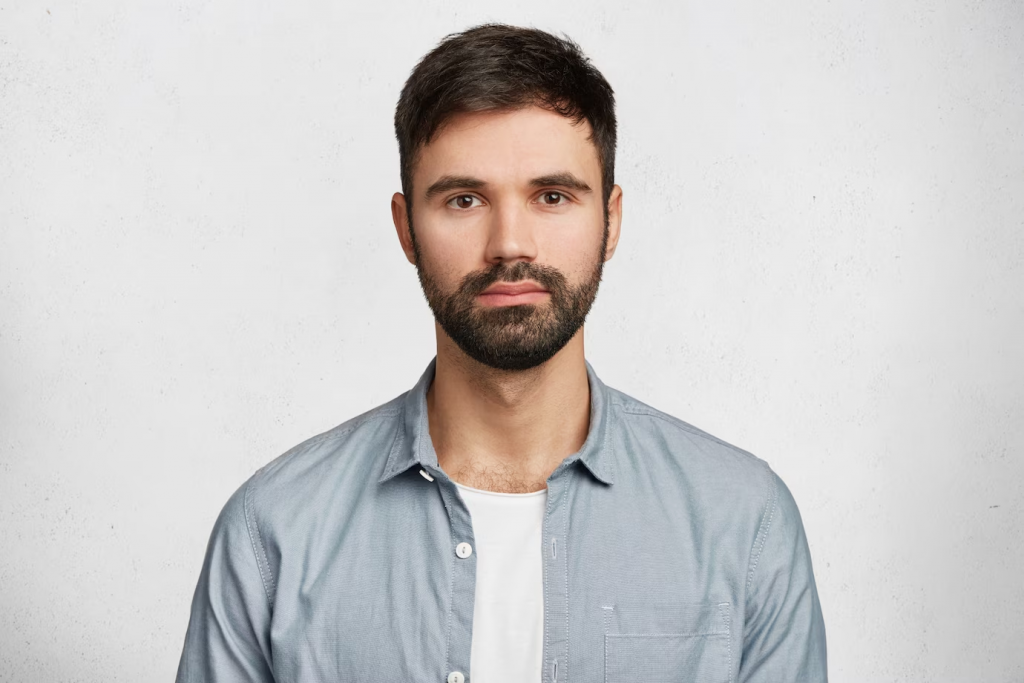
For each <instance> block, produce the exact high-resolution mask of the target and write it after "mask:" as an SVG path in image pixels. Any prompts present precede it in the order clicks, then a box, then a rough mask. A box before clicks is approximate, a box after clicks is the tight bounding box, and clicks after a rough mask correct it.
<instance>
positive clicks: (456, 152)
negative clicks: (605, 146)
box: [414, 106, 600, 188]
mask: <svg viewBox="0 0 1024 683" xmlns="http://www.w3.org/2000/svg"><path fill="white" fill-rule="evenodd" d="M590 135H591V127H590V124H589V123H588V122H587V121H586V119H584V120H582V121H581V122H579V123H578V124H577V123H574V122H573V120H572V119H569V118H566V117H565V116H562V115H560V114H557V113H555V112H552V111H549V110H547V109H543V108H541V107H536V106H530V107H525V108H522V109H515V110H511V111H486V112H470V113H462V114H457V115H455V116H454V117H452V118H451V119H450V120H449V121H447V122H446V123H445V125H444V126H443V127H442V128H441V129H439V131H438V132H437V133H436V134H435V136H434V137H433V139H431V141H430V143H429V144H427V145H425V146H424V147H423V148H422V149H421V150H420V153H419V155H418V157H419V158H418V160H417V164H416V168H415V171H414V176H415V177H416V178H417V181H418V182H416V183H414V184H415V185H416V186H417V187H418V188H424V187H425V186H426V185H425V184H424V181H425V182H426V184H429V183H430V180H431V178H436V177H439V176H441V175H445V174H452V173H457V174H461V175H472V176H474V177H479V178H482V179H485V180H493V181H501V180H509V181H512V180H515V179H524V178H527V177H532V176H536V175H542V174H546V173H552V172H557V171H569V172H572V173H574V174H576V175H579V176H581V177H585V178H587V179H588V180H595V181H596V179H597V178H598V177H599V176H600V161H599V159H598V154H597V148H596V146H595V145H594V143H593V142H592V141H591V140H590V139H589V138H590Z"/></svg>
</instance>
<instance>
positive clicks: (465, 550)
mask: <svg viewBox="0 0 1024 683" xmlns="http://www.w3.org/2000/svg"><path fill="white" fill-rule="evenodd" d="M455 554H456V555H458V556H459V557H461V558H462V559H466V558H467V557H469V556H470V555H472V554H473V546H471V545H470V544H468V543H460V544H458V545H457V546H455ZM455 674H459V672H458V671H455V672H453V673H452V676H454V675H455ZM461 675H462V674H459V676H461ZM461 681H462V679H461V678H460V679H459V680H458V681H457V682H455V683H461ZM448 683H453V681H452V680H451V676H449V677H448Z"/></svg>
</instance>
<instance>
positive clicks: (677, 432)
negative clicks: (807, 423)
mask: <svg viewBox="0 0 1024 683" xmlns="http://www.w3.org/2000/svg"><path fill="white" fill-rule="evenodd" d="M435 362H436V359H435V361H431V363H430V365H429V366H428V367H427V369H426V371H425V372H424V373H423V376H422V377H421V378H420V380H419V382H418V383H417V384H416V386H415V387H413V389H412V390H410V391H408V392H406V393H404V394H402V395H401V396H398V397H396V398H395V399H393V400H391V401H389V402H388V403H385V404H383V405H381V406H378V407H377V408H374V409H373V410H371V411H369V412H367V413H364V414H363V415H360V416H358V417H355V418H353V419H351V420H349V421H347V422H345V423H344V424H342V425H339V426H338V427H336V428H334V429H332V430H330V431H328V432H325V433H324V434H321V435H319V436H316V437H314V438H312V439H309V440H308V441H305V442H304V443H302V444H300V445H298V446H296V447H295V448H293V449H291V450H290V451H288V452H287V453H285V454H284V455H282V456H280V457H278V458H277V459H276V460H274V461H272V462H270V463H269V464H267V465H266V466H264V467H263V468H261V469H260V470H259V471H257V472H256V473H255V474H254V475H253V476H252V477H251V478H250V479H249V480H248V481H247V482H246V483H245V484H243V485H242V486H241V487H240V488H239V489H238V490H237V491H236V492H235V493H234V495H233V496H232V497H231V498H230V499H229V500H228V502H227V504H226V505H225V507H224V509H223V510H222V511H221V514H220V516H219V517H218V519H217V521H216V523H215V525H214V528H213V533H212V535H211V538H210V541H209V545H208V548H207V552H206V558H205V560H204V563H203V568H202V572H201V574H200V577H199V582H198V585H197V587H196V591H195V596H194V598H193V602H192V614H191V619H190V621H189V626H188V631H187V633H186V635H185V645H184V649H183V651H182V655H181V662H180V664H179V668H178V677H177V681H178V683H199V682H205V681H210V682H212V681H216V682H217V683H230V682H233V681H246V682H252V681H278V682H288V683H293V682H296V683H298V682H307V681H309V682H313V681H324V682H327V681H331V682H334V683H350V682H351V683H354V682H355V681H382V682H384V683H410V682H414V683H419V682H423V683H445V682H447V683H472V680H473V677H472V672H471V671H470V645H471V639H472V629H473V601H474V590H475V576H476V562H477V554H476V553H472V552H468V553H467V552H466V551H467V549H472V547H473V546H474V537H473V525H472V523H471V520H470V515H469V511H468V508H467V507H466V505H465V503H464V501H463V499H462V497H461V496H460V494H459V492H458V489H457V487H456V485H455V483H454V482H453V481H452V480H451V479H450V478H449V477H448V475H447V474H446V473H445V472H444V471H443V470H442V469H441V468H440V467H439V466H438V461H437V454H436V453H435V451H434V448H433V446H432V444H431V440H430V434H429V431H428V425H427V408H426V393H427V389H428V388H429V386H430V383H431V381H432V380H433V377H434V368H435ZM587 376H588V380H589V384H590V426H589V430H588V433H587V438H586V441H585V442H584V444H583V446H582V447H581V448H580V450H579V451H578V452H576V453H574V454H572V455H570V456H569V457H567V458H565V459H564V460H563V461H562V462H561V464H559V465H558V467H556V468H555V470H554V471H553V472H552V473H551V475H550V476H549V477H548V479H547V491H548V493H547V507H546V511H545V514H544V527H543V534H542V552H543V558H544V566H543V573H544V584H543V585H544V588H543V592H544V596H543V599H544V644H543V656H542V672H541V676H542V679H541V680H542V682H543V683H567V682H571V683H597V682H600V681H604V682H605V683H623V682H625V681H630V682H633V681H644V682H647V683H668V682H670V681H672V682H674V681H680V682H682V681H687V682H690V681H694V682H699V683H796V682H800V683H818V682H822V681H826V655H825V627H824V622H823V620H822V613H821V607H820V605H819V602H818V595H817V590H816V588H815V584H814V576H813V572H812V567H811V557H810V552H809V550H808V545H807V539H806V537H805V535H804V529H803V524H802V522H801V519H800V514H799V511H798V510H797V506H796V503H795V501H794V500H793V496H792V495H791V493H790V491H789V489H788V488H787V487H786V486H785V484H784V483H783V482H782V480H781V479H780V478H779V477H778V475H776V474H775V473H774V472H773V471H772V470H771V469H770V468H769V466H768V465H767V464H766V463H765V462H764V461H762V460H760V459H758V458H756V457H754V456H753V455H751V454H749V453H747V452H745V451H743V450H740V449H738V448H736V447H734V446H731V445H729V444H727V443H724V442H722V441H721V440H719V439H716V438H714V437H712V436H710V435H708V434H706V433H704V432H702V431H700V430H699V429H696V428H694V427H692V426H690V425H689V424H687V423H685V422H683V421H681V420H678V419H676V418H674V417H672V416H670V415H667V414H665V413H662V412H660V411H658V410H655V409H654V408H651V407H650V406H647V405H645V404H644V403H641V402H640V401H638V400H636V399H634V398H631V397H629V396H627V395H626V394H624V393H622V392H619V391H616V390H615V389H612V388H610V387H607V386H605V385H604V384H603V383H602V382H601V381H600V380H599V379H598V377H597V375H596V374H595V373H594V370H593V368H592V367H591V366H590V364H589V363H587ZM421 471H422V472H423V473H426V474H427V475H429V479H428V477H425V476H422V474H421ZM524 683H525V682H524Z"/></svg>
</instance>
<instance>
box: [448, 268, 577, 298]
mask: <svg viewBox="0 0 1024 683" xmlns="http://www.w3.org/2000/svg"><path fill="white" fill-rule="evenodd" d="M520 280H533V281H534V282H536V283H537V284H539V285H540V286H541V287H544V288H545V289H547V290H548V291H549V292H551V293H552V294H554V293H555V292H560V291H563V290H564V289H565V286H566V282H567V281H566V277H565V276H564V275H562V273H561V271H559V270H558V269H557V268H552V267H551V266H545V265H540V264H535V263H529V262H527V261H518V262H517V263H515V265H512V266H509V265H507V264H504V263H497V264H495V265H493V266H491V267H490V268H485V269H483V270H478V271H475V272H472V273H469V274H468V275H466V276H465V277H463V278H462V283H461V284H460V285H459V292H460V293H461V294H463V295H465V296H476V295H478V294H480V293H481V292H483V291H484V290H485V289H487V288H488V287H490V286H491V285H492V284H494V283H495V282H518V281H520Z"/></svg>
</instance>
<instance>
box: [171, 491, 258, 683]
mask: <svg viewBox="0 0 1024 683" xmlns="http://www.w3.org/2000/svg"><path fill="white" fill-rule="evenodd" d="M248 486H249V484H246V485H244V486H242V487H241V488H239V489H238V490H237V491H236V492H235V493H234V495H232V496H231V498H230V499H229V500H228V502H227V504H226V505H225V506H224V508H223V510H221V513H220V515H219V516H218V518H217V521H216V523H215V524H214V526H213V533H212V534H211V535H210V541H209V544H208V545H207V548H206V557H205V559H204V560H203V569H202V572H201V573H200V575H199V583H198V585H197V586H196V590H195V595H194V596H193V598H192V614H191V616H190V618H189V624H188V631H187V632H186V634H185V645H184V648H183V649H182V652H181V661H180V662H179V664H178V676H177V678H176V683H207V682H209V683H212V682H213V681H216V682H217V683H234V682H235V681H239V682H241V681H245V682H246V683H272V682H273V680H274V676H273V674H272V672H271V670H272V667H271V652H270V601H269V599H268V597H267V596H268V591H267V588H266V586H267V584H266V583H265V580H264V575H263V574H261V569H260V565H259V564H258V562H257V559H256V558H257V555H256V549H257V547H259V546H258V543H259V536H258V531H257V530H256V529H255V528H253V525H254V521H255V520H254V519H252V518H251V516H250V515H249V514H248V513H249V512H250V510H248V505H247V503H248V502H249V501H248ZM268 579H269V577H268Z"/></svg>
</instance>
